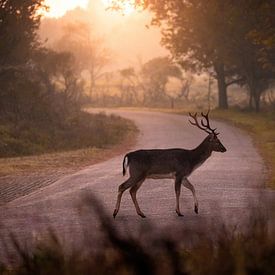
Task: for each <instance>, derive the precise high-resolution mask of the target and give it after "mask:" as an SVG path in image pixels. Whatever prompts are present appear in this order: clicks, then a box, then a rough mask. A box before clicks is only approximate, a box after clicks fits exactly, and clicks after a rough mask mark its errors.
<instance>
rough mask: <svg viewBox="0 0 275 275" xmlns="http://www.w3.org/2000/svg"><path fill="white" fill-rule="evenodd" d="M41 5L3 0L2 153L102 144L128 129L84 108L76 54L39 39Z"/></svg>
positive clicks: (0, 33) (0, 5)
mask: <svg viewBox="0 0 275 275" xmlns="http://www.w3.org/2000/svg"><path fill="white" fill-rule="evenodd" d="M43 9H46V7H45V6H44V1H43V0H26V1H19V0H5V1H0V41H1V42H0V157H6V156H16V155H27V154H34V153H43V152H45V151H51V150H57V149H59V150H60V149H70V148H73V149H75V148H77V149H78V148H82V147H86V146H99V147H102V146H106V145H108V144H112V143H115V142H117V140H119V138H120V137H122V136H123V135H124V133H125V132H127V131H125V130H126V129H125V127H126V126H125V127H124V126H123V122H122V121H121V120H119V119H118V118H108V119H107V118H106V117H104V116H103V115H100V116H95V115H93V116H92V115H89V114H86V113H84V112H82V111H81V107H82V105H83V103H84V102H85V99H86V98H85V95H84V93H83V91H84V90H83V87H84V83H83V81H82V80H81V78H80V77H79V72H78V70H77V69H75V68H76V59H75V57H74V55H73V54H72V53H69V52H66V51H59V52H58V51H54V50H51V49H49V48H46V47H44V45H43V44H41V43H40V40H39V38H38V35H37V32H38V29H39V26H40V21H41V15H40V14H41V11H42V10H43ZM105 120H106V121H105ZM111 125H113V126H111ZM114 128H116V129H114ZM95 132H96V133H97V135H98V136H96V135H94V133H95ZM114 132H116V135H114ZM114 137H115V138H114ZM103 141H104V142H103Z"/></svg>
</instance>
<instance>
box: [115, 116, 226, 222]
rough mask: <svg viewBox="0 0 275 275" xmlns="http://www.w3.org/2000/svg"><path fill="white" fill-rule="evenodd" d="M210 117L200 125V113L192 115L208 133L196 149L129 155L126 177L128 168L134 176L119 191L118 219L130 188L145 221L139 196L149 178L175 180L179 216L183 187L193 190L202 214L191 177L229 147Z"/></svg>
mask: <svg viewBox="0 0 275 275" xmlns="http://www.w3.org/2000/svg"><path fill="white" fill-rule="evenodd" d="M208 114H209V111H208V112H207V113H206V114H204V113H201V116H202V118H201V120H200V123H199V121H198V118H197V113H195V114H194V115H192V114H191V113H189V116H190V119H192V120H190V119H189V122H190V123H191V124H192V125H194V126H196V127H198V128H199V129H201V130H203V131H204V132H206V133H207V134H208V135H207V137H206V138H205V139H204V140H203V141H202V142H201V144H200V145H198V146H197V147H196V148H195V149H192V150H187V149H178V148H176V149H153V150H138V151H134V152H130V153H128V154H126V155H125V157H124V160H123V176H124V175H125V174H126V169H127V167H129V174H130V177H129V178H128V179H127V180H126V181H125V182H123V183H122V184H121V185H120V186H119V188H118V195H117V202H116V206H115V210H114V213H113V217H114V218H115V217H116V215H117V213H118V211H119V208H120V202H121V198H122V194H123V193H124V191H126V190H127V189H128V188H130V195H131V197H132V200H133V203H134V205H135V208H136V212H137V214H138V215H140V216H141V217H142V218H145V215H144V213H143V212H142V211H141V210H140V207H139V204H138V202H137V198H136V194H137V191H138V189H139V188H140V187H141V185H142V183H143V182H144V181H145V179H146V178H151V179H174V180H175V192H176V213H177V214H178V216H183V215H182V213H181V211H180V204H179V198H180V192H181V185H183V186H184V187H186V188H188V189H190V190H191V192H192V195H193V198H194V211H195V213H196V214H198V211H199V205H198V200H197V197H196V192H195V188H194V186H193V185H192V184H191V183H190V181H189V180H188V179H187V177H188V176H190V175H191V173H192V172H194V170H195V169H197V168H198V167H199V166H201V165H202V164H203V163H204V162H205V161H206V160H207V159H208V158H209V157H210V156H211V154H212V152H222V153H224V152H226V148H225V147H224V146H223V144H222V143H221V141H220V140H219V139H218V135H219V133H217V132H216V129H213V128H211V126H210V123H209V117H208Z"/></svg>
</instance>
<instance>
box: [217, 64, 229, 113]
mask: <svg viewBox="0 0 275 275" xmlns="http://www.w3.org/2000/svg"><path fill="white" fill-rule="evenodd" d="M214 68H215V71H216V74H217V81H218V94H219V108H220V109H228V102H227V86H226V82H225V73H224V64H223V63H219V64H217V65H215V66H214Z"/></svg>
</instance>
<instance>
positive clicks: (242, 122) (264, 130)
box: [211, 110, 275, 189]
mask: <svg viewBox="0 0 275 275" xmlns="http://www.w3.org/2000/svg"><path fill="white" fill-rule="evenodd" d="M211 115H212V117H213V118H216V119H222V120H225V121H228V122H230V123H232V124H233V125H234V126H237V127H239V128H241V129H244V130H245V131H247V132H248V133H249V134H250V135H251V136H252V138H253V142H254V144H255V145H256V147H257V148H258V149H259V152H260V154H261V155H262V157H263V159H264V161H265V163H266V166H267V168H268V174H269V175H268V179H267V186H268V187H271V188H273V189H274V188H275V113H252V112H246V111H239V110H227V111H221V110H215V111H213V112H212V114H211Z"/></svg>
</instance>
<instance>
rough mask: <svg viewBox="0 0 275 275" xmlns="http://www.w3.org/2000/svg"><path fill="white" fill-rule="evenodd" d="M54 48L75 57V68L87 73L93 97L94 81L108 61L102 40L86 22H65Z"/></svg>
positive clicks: (107, 51) (107, 52)
mask: <svg viewBox="0 0 275 275" xmlns="http://www.w3.org/2000/svg"><path fill="white" fill-rule="evenodd" d="M55 48H57V49H58V50H61V51H66V52H70V53H72V54H73V55H74V57H75V61H76V64H75V70H78V71H79V74H81V73H82V72H83V71H86V72H88V73H89V82H90V84H89V96H90V97H93V96H94V92H95V86H96V81H97V80H98V79H99V78H100V77H101V76H102V69H103V68H104V67H105V66H106V65H107V64H108V63H110V60H111V55H110V51H109V50H107V48H106V47H105V45H104V40H103V39H102V38H100V37H96V36H95V34H94V33H93V31H92V29H91V27H90V26H89V25H88V23H84V22H75V23H69V24H67V25H66V26H65V27H64V29H63V36H62V37H61V38H60V39H59V40H58V41H57V42H56V45H55Z"/></svg>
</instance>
